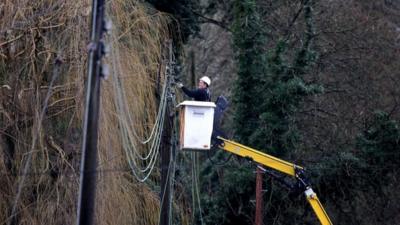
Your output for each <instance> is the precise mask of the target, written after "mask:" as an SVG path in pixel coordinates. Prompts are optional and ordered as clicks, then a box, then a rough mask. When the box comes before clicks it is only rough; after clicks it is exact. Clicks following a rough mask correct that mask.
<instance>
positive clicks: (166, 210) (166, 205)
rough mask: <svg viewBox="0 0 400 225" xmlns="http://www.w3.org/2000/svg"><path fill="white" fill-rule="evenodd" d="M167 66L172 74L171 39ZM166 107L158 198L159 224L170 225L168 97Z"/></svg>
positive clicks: (171, 117)
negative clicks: (159, 201)
mask: <svg viewBox="0 0 400 225" xmlns="http://www.w3.org/2000/svg"><path fill="white" fill-rule="evenodd" d="M168 49H169V52H168V60H169V61H168V68H167V71H166V72H167V73H168V75H169V76H170V75H172V73H173V61H172V59H173V58H172V57H173V52H172V41H169V43H168ZM166 79H167V80H165V81H164V82H169V81H168V79H170V78H168V77H167V78H166ZM167 104H168V105H167V109H166V112H165V113H166V115H165V116H166V118H167V119H166V120H165V121H164V130H163V134H162V140H161V143H162V145H161V148H160V151H161V154H160V155H161V193H160V199H161V208H160V210H161V212H160V225H170V221H171V218H170V216H171V201H172V199H171V176H172V175H171V173H172V172H173V171H172V168H171V167H172V165H171V163H173V162H172V160H173V158H171V153H172V152H171V150H172V148H171V146H172V145H173V144H174V143H171V141H172V140H171V137H172V135H173V133H172V129H173V126H174V124H173V122H172V121H173V119H174V118H173V115H172V114H171V110H170V107H169V105H170V104H171V102H170V99H168V100H167Z"/></svg>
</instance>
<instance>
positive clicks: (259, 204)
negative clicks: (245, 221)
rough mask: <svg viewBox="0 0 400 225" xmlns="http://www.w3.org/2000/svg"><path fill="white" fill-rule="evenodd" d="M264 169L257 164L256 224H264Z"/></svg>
mask: <svg viewBox="0 0 400 225" xmlns="http://www.w3.org/2000/svg"><path fill="white" fill-rule="evenodd" d="M263 173H264V172H263V171H262V170H261V168H260V166H257V171H256V174H257V175H256V216H255V217H256V218H255V222H254V225H263V194H262V191H263V190H262V189H263Z"/></svg>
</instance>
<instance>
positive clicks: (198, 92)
mask: <svg viewBox="0 0 400 225" xmlns="http://www.w3.org/2000/svg"><path fill="white" fill-rule="evenodd" d="M182 91H183V92H184V93H185V94H186V95H187V96H189V97H191V98H201V97H203V95H204V93H203V91H202V90H201V89H195V90H189V89H187V88H186V87H182Z"/></svg>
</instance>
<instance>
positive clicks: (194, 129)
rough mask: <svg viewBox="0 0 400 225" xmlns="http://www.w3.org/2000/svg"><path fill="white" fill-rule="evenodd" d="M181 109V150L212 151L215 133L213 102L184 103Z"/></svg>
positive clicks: (180, 105)
mask: <svg viewBox="0 0 400 225" xmlns="http://www.w3.org/2000/svg"><path fill="white" fill-rule="evenodd" d="M178 106H179V107H180V113H179V119H180V148H181V149H182V150H210V148H211V134H212V131H213V122H214V108H215V104H214V103H213V102H200V101H184V102H182V103H181V104H179V105H178Z"/></svg>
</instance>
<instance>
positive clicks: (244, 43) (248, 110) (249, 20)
mask: <svg viewBox="0 0 400 225" xmlns="http://www.w3.org/2000/svg"><path fill="white" fill-rule="evenodd" d="M234 17H235V21H234V25H233V46H234V49H235V51H236V62H237V68H238V75H237V80H236V82H235V89H234V91H233V105H234V108H235V113H234V121H235V124H234V129H235V134H236V138H237V139H238V141H239V142H241V143H243V144H247V145H248V144H250V142H249V137H250V136H251V134H252V133H253V132H254V129H255V128H256V127H257V123H258V119H259V118H258V116H259V114H260V111H259V106H260V104H261V102H262V95H261V94H262V92H263V90H262V89H261V85H260V82H262V81H263V79H262V77H263V76H264V74H265V72H266V66H267V62H266V57H265V56H266V54H265V51H264V47H265V44H266V41H265V39H266V38H265V34H264V32H263V27H262V21H261V18H260V16H259V14H258V12H257V10H256V1H255V0H235V1H234Z"/></svg>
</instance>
